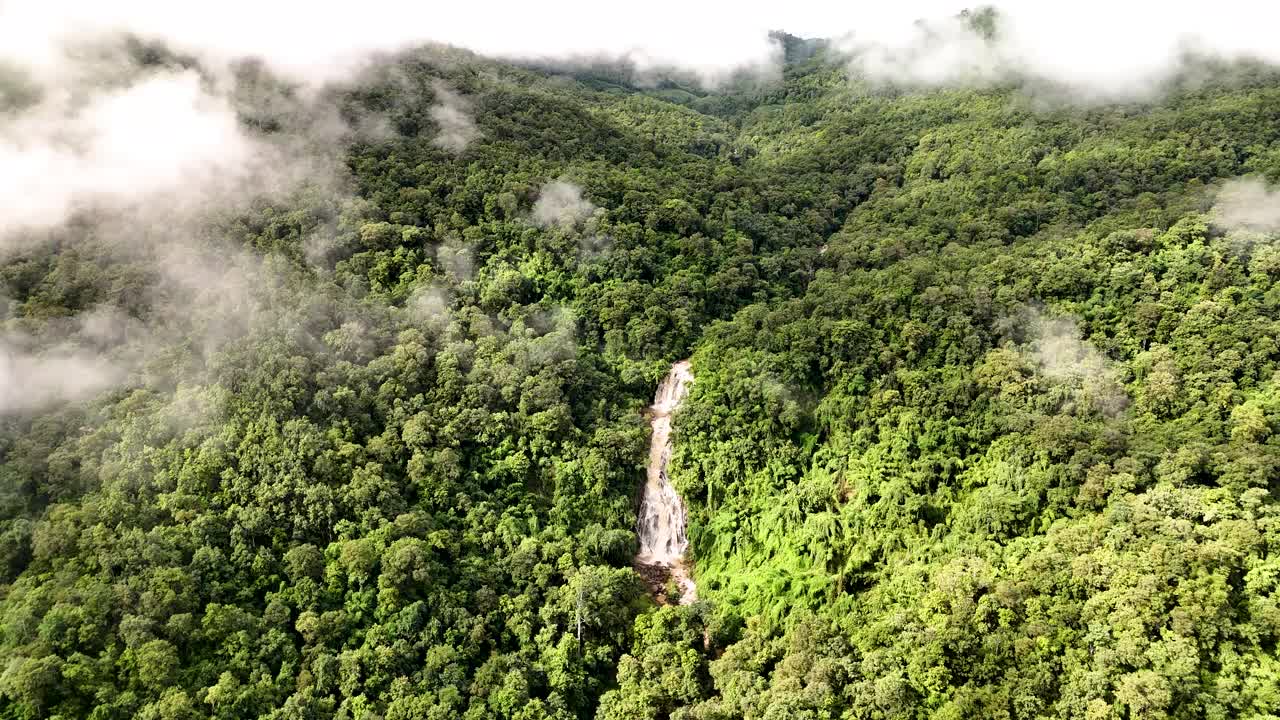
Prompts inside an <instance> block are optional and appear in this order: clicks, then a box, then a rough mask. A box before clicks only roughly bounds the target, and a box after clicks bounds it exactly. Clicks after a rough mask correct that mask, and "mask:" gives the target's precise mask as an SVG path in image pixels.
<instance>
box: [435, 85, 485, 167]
mask: <svg viewBox="0 0 1280 720" xmlns="http://www.w3.org/2000/svg"><path fill="white" fill-rule="evenodd" d="M432 89H433V90H434V91H435V95H436V102H435V104H433V105H432V106H431V110H430V113H431V119H432V121H434V122H435V124H436V125H437V126H438V127H439V128H440V132H439V134H438V135H436V138H435V140H433V141H432V143H433V144H434V145H436V146H437V147H440V148H443V149H445V150H447V151H449V152H452V153H460V152H462V151H463V150H465V149H466V147H467V145H469V144H471V141H473V140H475V139H476V138H478V137H480V130H479V129H478V128H476V121H475V119H474V118H472V117H471V106H470V103H468V102H467V100H466V98H464V97H462V96H461V95H459V94H458V93H456V92H454V91H453V90H451V89H450V88H449V86H448V85H447V84H446V83H445V82H444V81H443V80H439V79H437V80H435V81H434V82H433V83H432Z"/></svg>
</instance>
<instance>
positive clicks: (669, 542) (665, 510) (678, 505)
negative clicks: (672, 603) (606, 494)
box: [636, 360, 698, 604]
mask: <svg viewBox="0 0 1280 720" xmlns="http://www.w3.org/2000/svg"><path fill="white" fill-rule="evenodd" d="M691 382H693V372H692V370H691V369H690V366H689V361H688V360H681V361H680V362H678V363H676V364H674V365H672V366H671V371H670V372H668V373H667V376H666V378H664V379H663V380H662V383H661V384H660V385H658V392H657V394H656V395H654V398H653V405H652V406H650V408H649V412H650V417H649V424H650V426H651V427H652V428H653V435H652V437H651V439H650V440H649V468H648V477H647V479H646V480H645V485H644V497H643V498H642V499H641V501H640V515H639V520H638V522H637V528H636V532H637V534H638V535H639V536H640V554H639V555H637V556H636V562H637V563H640V564H642V565H652V566H657V567H661V568H664V569H666V570H667V571H669V572H670V573H671V578H672V579H673V580H674V581H675V582H676V585H677V586H678V587H679V589H680V602H681V603H682V604H688V603H691V602H693V601H694V600H695V599H697V594H698V587H697V585H696V584H695V583H694V582H693V578H691V577H689V571H688V568H686V567H685V564H684V554H685V551H686V550H688V549H689V539H688V537H687V536H686V535H685V509H684V501H683V500H681V499H680V495H679V494H678V493H676V489H675V488H674V487H672V486H671V481H670V480H669V479H668V478H667V462H668V461H669V460H670V459H671V415H672V413H674V412H675V411H676V408H678V407H680V401H681V400H683V399H684V396H685V395H687V394H688V392H689V383H691Z"/></svg>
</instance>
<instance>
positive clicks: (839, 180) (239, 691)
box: [0, 36, 1280, 720]
mask: <svg viewBox="0 0 1280 720" xmlns="http://www.w3.org/2000/svg"><path fill="white" fill-rule="evenodd" d="M780 39H781V40H782V41H783V42H784V45H785V49H786V53H785V64H784V67H783V72H782V75H781V77H755V76H750V75H742V76H738V77H733V78H729V79H728V80H727V81H726V82H724V83H722V84H721V85H719V86H717V87H713V88H710V89H709V88H707V87H705V86H701V85H698V84H697V83H695V82H693V81H691V80H690V81H686V80H685V79H682V78H681V76H679V75H672V76H669V77H667V76H658V77H656V78H654V77H641V76H639V75H638V74H637V73H635V72H633V70H632V69H630V68H628V67H625V66H613V65H608V64H605V63H601V64H596V65H591V64H581V65H575V66H571V67H565V66H557V65H555V64H552V63H545V64H518V63H510V62H499V61H495V60H489V59H485V58H481V57H478V56H474V55H471V54H469V53H466V52H463V51H459V50H452V49H447V48H439V47H428V48H424V49H418V50H412V51H407V52H404V53H400V54H397V55H393V56H388V57H384V58H381V59H380V60H379V61H378V64H377V65H375V66H374V67H371V68H369V69H367V70H366V71H365V72H364V73H363V74H362V75H361V76H360V77H359V79H358V81H355V82H351V83H348V84H345V85H340V86H335V87H331V88H328V89H327V90H326V91H325V92H323V93H320V94H315V93H308V92H304V91H302V90H301V89H298V88H295V87H292V86H290V84H289V82H288V81H287V80H286V79H281V78H276V77H273V76H272V75H271V73H270V72H269V71H268V70H266V69H265V68H262V67H258V66H255V65H254V64H252V63H247V64H245V65H244V66H242V67H240V68H239V74H238V75H237V76H236V77H235V78H234V80H233V82H234V90H235V91H234V93H232V95H231V97H232V101H233V102H234V103H235V109H236V111H237V119H238V122H239V123H240V124H241V126H242V127H243V128H244V129H245V132H248V133H251V134H252V136H253V137H255V138H260V139H261V140H262V141H263V142H264V143H274V144H273V145H271V146H272V147H280V148H285V149H286V152H283V153H282V155H281V157H282V158H285V157H293V158H296V157H301V156H306V157H314V158H316V161H315V162H316V164H315V168H322V167H329V166H330V164H331V165H332V166H334V167H337V168H338V169H339V170H340V172H337V173H329V172H327V171H326V172H320V171H319V170H314V169H308V170H307V171H306V172H299V173H298V175H300V176H302V177H303V178H304V180H303V181H302V182H301V183H299V184H295V185H291V186H289V187H287V188H286V189H284V190H281V191H279V192H273V193H268V194H264V195H263V196H260V197H255V198H253V199H252V201H251V202H248V203H237V204H234V205H228V206H218V207H216V208H213V209H210V208H208V207H203V208H201V210H200V212H198V213H195V214H194V215H190V216H184V218H185V219H184V220H183V221H182V222H181V223H178V222H169V221H167V220H165V217H166V216H165V215H164V214H163V213H164V211H166V210H168V209H169V208H168V207H147V208H123V209H121V208H116V209H114V210H112V211H111V212H107V211H101V212H99V211H97V210H95V208H92V207H86V208H80V209H78V211H77V214H76V215H75V217H74V218H73V219H72V221H71V222H69V223H67V224H66V225H64V226H60V227H56V228H51V229H50V228H46V229H37V230H29V231H27V232H25V234H24V236H23V241H22V242H21V243H8V244H6V246H5V248H4V249H5V252H4V254H3V256H2V257H0V310H3V315H0V336H2V337H3V343H2V344H0V350H3V353H4V355H3V357H0V363H3V364H4V367H5V369H6V372H9V373H11V374H14V375H16V376H17V377H19V378H21V382H19V383H17V384H15V385H14V386H12V387H5V388H3V392H0V401H3V402H2V403H0V538H2V540H0V719H3V720H27V719H29V718H51V717H59V718H93V719H94V720H108V719H120V720H127V719H130V718H140V719H146V720H161V719H163V720H178V719H187V718H191V719H194V718H228V719H230V718H256V717H261V718H273V719H278V720H284V719H286V718H299V719H301V718H308V719H311V718H314V719H328V718H335V719H337V718H343V719H348V718H349V719H352V720H373V719H374V718H383V719H385V720H408V719H410V718H415V719H416V718H441V719H443V718H467V719H468V720H482V719H487V718H518V719H520V720H537V719H539V718H562V719H568V718H592V717H597V718H601V719H604V720H623V719H633V718H634V719H637V720H638V719H642V718H643V719H652V720H659V719H665V718H675V719H683V720H722V719H723V720H729V719H731V718H752V719H758V720H764V719H768V720H781V719H783V718H787V719H791V718H796V719H801V718H809V719H814V720H817V719H820V718H859V719H862V718H867V719H870V718H1018V719H1027V720H1030V719H1032V718H1050V717H1062V718H1090V719H1096V720H1102V719H1103V718H1116V719H1137V718H1165V717H1170V718H1275V717H1278V716H1280V710H1277V708H1280V659H1278V658H1277V641H1278V640H1280V588H1278V584H1280V554H1278V555H1276V556H1273V555H1271V551H1273V550H1276V551H1277V552H1278V553H1280V506H1278V505H1277V496H1276V492H1277V488H1278V487H1280V485H1278V483H1280V433H1278V432H1277V431H1280V244H1278V241H1280V212H1275V211H1274V208H1276V207H1277V206H1280V201H1278V199H1277V198H1280V196H1276V195H1273V194H1272V192H1271V191H1270V190H1268V189H1267V188H1268V187H1269V184H1270V183H1272V182H1277V181H1280V72H1278V71H1276V70H1274V69H1272V68H1270V67H1267V66H1264V65H1261V64H1254V63H1244V62H1240V63H1222V62H1212V61H1208V60H1205V61H1202V62H1199V63H1197V64H1195V65H1193V66H1189V67H1188V68H1187V70H1186V71H1185V72H1184V73H1183V74H1182V75H1180V76H1178V77H1177V78H1175V79H1174V80H1173V81H1171V82H1169V83H1168V84H1167V87H1163V88H1161V89H1160V92H1159V93H1158V94H1157V95H1153V96H1152V97H1150V98H1146V99H1143V100H1141V101H1137V100H1127V101H1123V102H1121V101H1109V102H1102V101H1088V102H1085V101H1077V100H1076V99H1073V98H1071V97H1068V96H1066V95H1064V94H1063V93H1062V92H1060V91H1059V90H1058V89H1055V88H1052V87H1044V86H1041V85H1039V84H1037V83H1035V82H1033V81H1031V80H1020V79H1018V78H1010V79H1009V80H1008V81H1007V82H1003V83H999V84H994V85H987V86H982V87H977V88H968V89H961V88H957V87H940V88H936V87H935V88H930V87H917V86H913V85H909V84H899V85H893V84H884V83H880V82H871V81H870V80H868V79H867V78H865V77H863V76H861V75H860V74H859V73H858V72H857V70H856V68H854V67H852V66H850V65H849V63H847V62H846V61H845V59H844V58H842V57H840V56H839V55H838V54H836V53H835V52H834V51H833V50H831V49H829V48H827V46H826V45H825V44H823V43H818V42H813V41H802V40H799V39H798V38H793V37H790V36H785V37H784V36H780ZM130 52H131V53H132V56H131V57H132V62H133V63H135V65H136V67H137V68H138V70H137V71H138V72H141V73H158V72H169V71H174V70H175V69H178V70H182V71H183V72H192V73H196V74H199V73H200V72H202V71H201V69H200V67H199V64H198V62H197V61H196V60H194V59H192V58H187V57H184V56H182V55H180V54H174V53H169V52H167V51H165V50H164V49H163V48H154V47H147V46H136V47H132V48H131V50H130ZM201 77H204V76H201ZM206 81H208V80H206ZM14 82H15V81H12V80H10V79H7V78H6V77H5V76H3V75H0V90H3V92H0V110H3V111H4V112H17V111H18V110H19V109H21V108H22V107H23V106H24V103H27V102H30V100H28V99H24V98H25V97H26V96H24V95H23V93H22V92H20V90H21V86H20V84H13V83H14ZM208 82H211V81H208ZM331 126H333V127H342V128H345V130H344V131H343V132H342V133H341V134H340V135H338V136H335V135H332V134H326V133H329V130H327V129H326V128H329V127H331ZM308 167H310V166H308ZM335 176H336V177H337V178H339V179H338V180H334V179H333V178H334V177H335ZM686 357H691V358H692V364H693V370H694V373H695V374H696V381H695V382H694V383H693V384H692V386H691V390H690V394H689V396H688V399H687V400H686V401H685V402H684V405H683V406H682V408H681V410H680V411H678V412H677V413H676V415H675V419H674V447H675V455H674V459H673V478H674V481H675V485H676V487H677V488H678V489H679V490H680V492H681V493H682V495H683V497H684V498H685V502H686V503H687V504H688V507H689V536H690V540H691V549H690V553H689V558H688V562H689V564H690V565H691V566H692V567H693V568H694V575H695V577H696V579H697V580H698V596H699V600H698V602H696V603H694V604H691V605H683V606H677V605H659V604H657V603H656V602H655V600H654V599H653V596H652V595H651V593H650V590H649V588H647V587H646V586H645V584H644V582H642V580H641V578H640V576H639V575H638V574H637V572H636V571H635V570H634V569H633V567H632V562H633V558H634V556H635V554H636V551H637V548H638V544H637V539H636V534H635V524H636V511H637V502H638V492H639V490H640V487H641V486H642V484H643V483H644V478H645V470H644V468H645V462H646V460H647V446H648V442H649V435H648V433H649V428H648V425H647V424H646V421H645V417H644V414H643V411H644V409H645V407H646V406H647V405H648V404H649V402H650V400H651V399H652V397H653V393H654V388H655V386H656V384H657V382H658V381H659V379H660V378H661V377H662V376H663V375H664V374H665V373H666V370H667V368H668V366H669V365H670V364H671V363H672V362H674V361H676V360H680V359H682V358H686Z"/></svg>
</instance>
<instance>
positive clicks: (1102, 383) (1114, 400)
mask: <svg viewBox="0 0 1280 720" xmlns="http://www.w3.org/2000/svg"><path fill="white" fill-rule="evenodd" d="M1030 326H1031V331H1032V334H1033V340H1032V358H1033V359H1034V360H1035V362H1036V364H1037V365H1039V367H1040V370H1041V372H1042V373H1044V375H1045V377H1047V378H1049V379H1051V380H1053V381H1055V382H1059V383H1064V384H1067V385H1071V386H1074V387H1076V388H1078V390H1079V396H1080V398H1081V399H1082V400H1084V401H1086V402H1088V403H1090V404H1092V405H1093V407H1095V408H1096V409H1097V410H1098V411H1099V412H1102V413H1103V414H1105V415H1108V416H1114V415H1117V414H1119V413H1120V412H1121V411H1122V410H1124V408H1125V407H1127V406H1128V404H1129V398H1128V396H1127V395H1126V394H1125V391H1124V387H1123V386H1122V385H1121V383H1120V379H1119V373H1118V370H1117V367H1116V365H1115V364H1114V363H1113V362H1111V360H1110V359H1109V358H1107V356H1106V355H1104V354H1103V353H1102V352H1101V351H1099V350H1098V348H1096V347H1095V346H1094V345H1093V344H1092V343H1090V342H1089V341H1088V340H1086V339H1085V338H1084V337H1083V336H1082V334H1081V332H1080V326H1079V325H1078V324H1077V322H1076V320H1075V319H1074V318H1071V317H1046V316H1044V315H1042V314H1040V313H1038V312H1033V313H1031V315H1030Z"/></svg>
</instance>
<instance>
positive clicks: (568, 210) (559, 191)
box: [533, 180, 596, 227]
mask: <svg viewBox="0 0 1280 720" xmlns="http://www.w3.org/2000/svg"><path fill="white" fill-rule="evenodd" d="M595 211H596V206H595V204H594V203H592V202H591V201H590V200H588V199H586V198H584V197H583V196H582V188H580V187H578V186H577V185H574V184H573V183H571V182H569V181H567V180H552V181H551V182H549V183H547V184H546V185H543V186H542V190H541V191H540V192H539V193H538V199H537V201H536V202H534V204H533V221H534V222H535V223H537V224H538V225H541V226H542V227H549V226H551V225H559V226H561V227H573V226H574V225H576V224H578V223H579V222H582V221H583V220H586V219H587V218H589V217H591V214H592V213H594V212H595Z"/></svg>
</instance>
